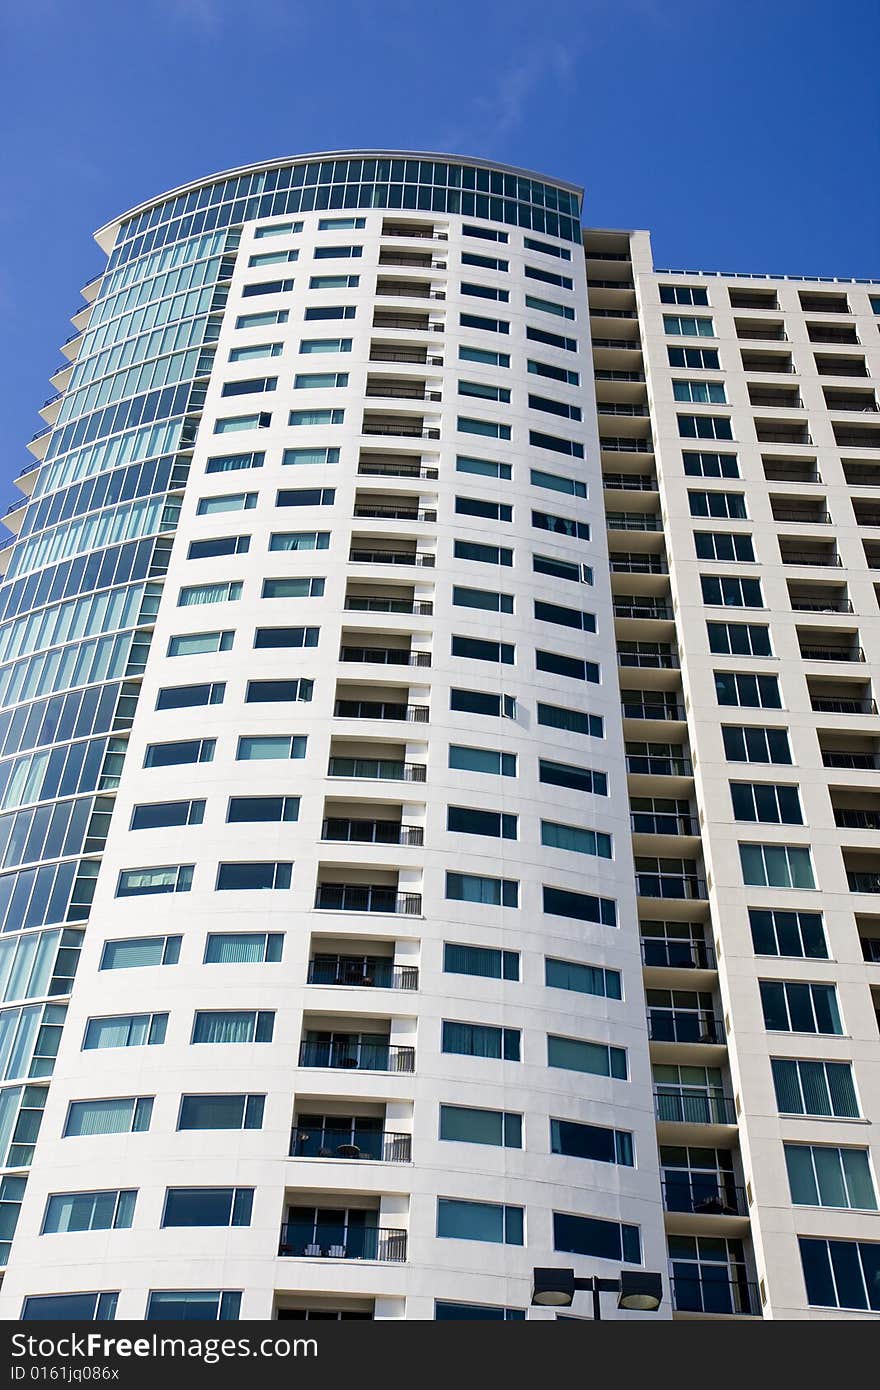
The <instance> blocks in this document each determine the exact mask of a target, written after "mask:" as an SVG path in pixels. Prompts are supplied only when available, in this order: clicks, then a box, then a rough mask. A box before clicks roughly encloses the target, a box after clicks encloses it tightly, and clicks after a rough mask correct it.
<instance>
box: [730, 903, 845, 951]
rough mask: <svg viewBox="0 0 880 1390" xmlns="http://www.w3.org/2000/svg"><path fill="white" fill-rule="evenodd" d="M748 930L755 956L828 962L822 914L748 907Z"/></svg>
mask: <svg viewBox="0 0 880 1390" xmlns="http://www.w3.org/2000/svg"><path fill="white" fill-rule="evenodd" d="M749 926H750V928H751V932H752V945H753V947H754V949H755V952H756V954H757V955H761V956H792V957H794V958H797V959H810V960H827V959H828V945H827V943H826V941H825V929H824V927H823V924H822V914H821V912H787V911H784V910H783V909H782V908H779V909H774V908H769V907H750V908H749Z"/></svg>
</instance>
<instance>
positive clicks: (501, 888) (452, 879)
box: [446, 871, 519, 907]
mask: <svg viewBox="0 0 880 1390" xmlns="http://www.w3.org/2000/svg"><path fill="white" fill-rule="evenodd" d="M446 897H447V899H448V900H449V901H450V902H461V903H481V904H485V905H487V906H492V907H519V883H518V882H517V880H516V879H515V878H481V877H480V876H479V875H477V874H458V873H452V872H450V871H447V874H446Z"/></svg>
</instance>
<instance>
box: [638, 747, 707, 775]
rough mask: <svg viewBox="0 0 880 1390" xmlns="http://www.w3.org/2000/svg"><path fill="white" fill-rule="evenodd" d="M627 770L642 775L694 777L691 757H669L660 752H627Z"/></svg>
mask: <svg viewBox="0 0 880 1390" xmlns="http://www.w3.org/2000/svg"><path fill="white" fill-rule="evenodd" d="M626 770H627V772H633V773H637V774H638V775H639V776H642V777H692V776H693V775H694V769H693V766H692V764H691V760H690V758H676V757H669V756H667V755H665V754H660V753H627V755H626Z"/></svg>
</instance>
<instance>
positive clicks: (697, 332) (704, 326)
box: [663, 314, 715, 338]
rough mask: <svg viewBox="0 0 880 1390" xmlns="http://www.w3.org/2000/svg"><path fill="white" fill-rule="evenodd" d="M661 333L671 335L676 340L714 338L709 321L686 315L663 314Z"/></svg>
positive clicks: (712, 326)
mask: <svg viewBox="0 0 880 1390" xmlns="http://www.w3.org/2000/svg"><path fill="white" fill-rule="evenodd" d="M663 332H664V333H672V334H674V335H675V336H676V337H677V338H714V337H715V326H714V324H713V323H712V320H711V319H707V318H696V317H694V316H692V315H691V316H689V315H687V314H664V315H663Z"/></svg>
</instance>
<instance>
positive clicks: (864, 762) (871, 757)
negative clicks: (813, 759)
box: [822, 748, 880, 772]
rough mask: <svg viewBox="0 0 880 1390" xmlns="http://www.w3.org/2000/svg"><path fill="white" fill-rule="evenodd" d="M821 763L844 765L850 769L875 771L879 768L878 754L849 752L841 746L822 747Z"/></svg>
mask: <svg viewBox="0 0 880 1390" xmlns="http://www.w3.org/2000/svg"><path fill="white" fill-rule="evenodd" d="M822 763H823V766H825V767H846V768H849V769H850V770H851V771H865V772H876V771H877V769H878V768H880V754H878V753H862V752H857V753H850V752H848V751H847V750H846V749H843V748H823V749H822Z"/></svg>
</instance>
